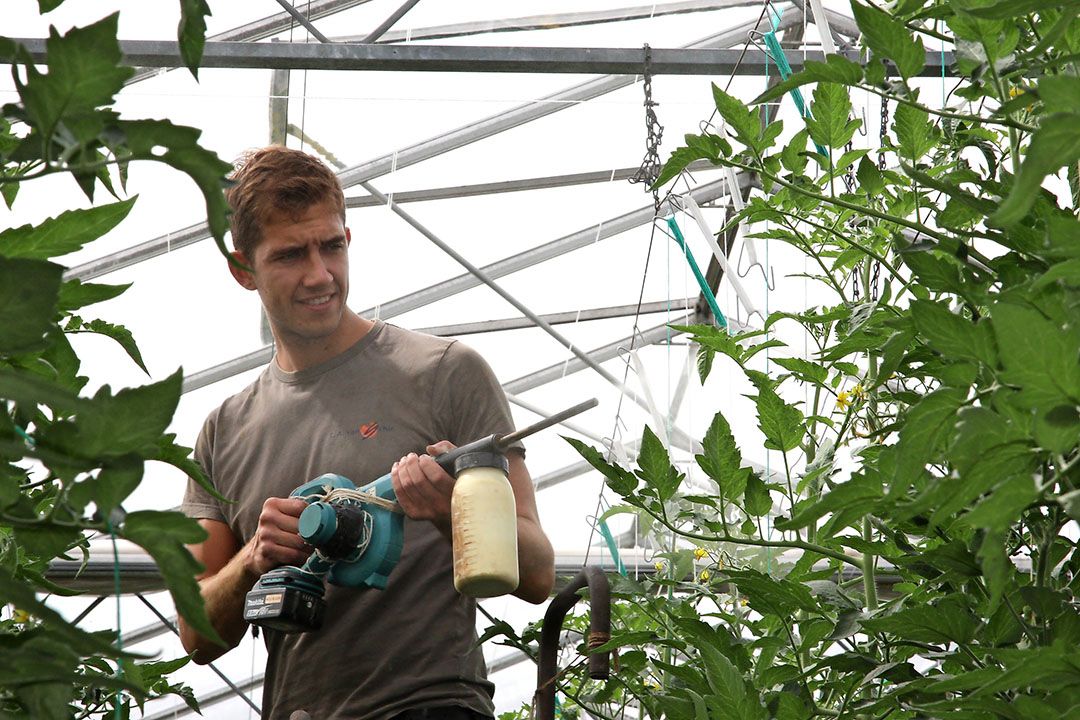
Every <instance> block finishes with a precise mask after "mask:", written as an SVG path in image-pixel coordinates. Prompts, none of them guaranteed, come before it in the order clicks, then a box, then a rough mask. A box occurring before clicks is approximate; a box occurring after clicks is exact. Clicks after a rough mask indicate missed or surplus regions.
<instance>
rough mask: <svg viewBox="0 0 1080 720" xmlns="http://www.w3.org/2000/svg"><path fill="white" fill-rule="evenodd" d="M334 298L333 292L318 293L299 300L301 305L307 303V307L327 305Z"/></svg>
mask: <svg viewBox="0 0 1080 720" xmlns="http://www.w3.org/2000/svg"><path fill="white" fill-rule="evenodd" d="M333 299H334V295H333V294H332V293H331V294H329V295H318V296H316V297H311V298H305V299H303V300H299V301H298V302H299V303H300V304H301V305H306V306H307V307H311V308H320V307H323V306H325V305H329V304H330V301H331V300H333Z"/></svg>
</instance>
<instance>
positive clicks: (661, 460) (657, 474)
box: [638, 425, 683, 502]
mask: <svg viewBox="0 0 1080 720" xmlns="http://www.w3.org/2000/svg"><path fill="white" fill-rule="evenodd" d="M638 467H640V468H641V473H640V476H641V479H642V480H644V481H645V484H646V485H647V486H648V487H650V488H652V489H653V490H655V491H656V496H657V497H658V498H659V499H660V502H666V501H668V500H670V499H671V497H672V496H673V495H674V494H675V491H676V490H678V489H679V483H681V482H682V479H683V476H682V474H680V473H679V471H678V470H676V469H675V468H674V467H673V466H672V464H671V458H670V456H669V455H668V451H667V448H666V447H664V444H663V443H662V442H660V439H659V438H658V437H656V433H654V432H653V431H652V429H651V428H650V427H649V426H648V425H646V426H645V430H644V432H643V433H642V436H641V449H640V450H639V451H638Z"/></svg>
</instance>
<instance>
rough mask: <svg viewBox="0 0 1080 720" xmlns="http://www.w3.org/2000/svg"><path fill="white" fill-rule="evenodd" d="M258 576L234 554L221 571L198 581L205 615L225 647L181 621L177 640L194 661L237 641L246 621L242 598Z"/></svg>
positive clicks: (202, 662) (207, 658)
mask: <svg viewBox="0 0 1080 720" xmlns="http://www.w3.org/2000/svg"><path fill="white" fill-rule="evenodd" d="M257 580H258V576H257V575H255V574H253V573H252V572H251V571H250V570H249V569H248V566H247V563H246V562H245V560H244V553H243V552H240V553H237V554H236V555H235V556H234V557H233V558H232V560H230V561H229V562H228V563H227V564H226V565H225V566H224V567H223V568H221V570H220V571H218V572H217V573H215V574H214V575H212V576H210V577H206V578H203V579H202V580H200V581H199V588H200V590H201V592H202V597H203V602H204V604H205V607H206V615H207V617H208V618H209V619H210V624H211V625H213V626H214V629H215V630H217V633H218V635H220V636H221V638H222V639H223V640H224V641H225V642H226V646H224V647H223V646H221V645H218V644H216V643H214V642H212V641H211V640H208V639H207V638H205V637H203V636H202V635H200V634H199V633H198V632H196V631H195V630H194V629H193V628H191V627H190V626H189V625H187V623H185V622H184V621H183V619H181V620H180V640H181V642H182V643H183V645H184V649H185V650H187V651H188V652H189V653H190V652H193V653H195V654H194V660H195V662H196V663H198V664H199V665H205V664H206V663H208V662H211V661H213V660H215V659H217V658H218V657H221V656H222V655H224V654H225V653H226V652H228V651H229V650H231V649H232V648H234V647H236V646H237V645H239V644H240V640H241V639H243V637H244V632H245V631H246V630H247V627H248V624H247V622H246V621H245V620H244V598H245V596H246V595H247V593H248V591H249V590H250V589H251V588H252V586H253V585H254V584H255V582H256V581H257Z"/></svg>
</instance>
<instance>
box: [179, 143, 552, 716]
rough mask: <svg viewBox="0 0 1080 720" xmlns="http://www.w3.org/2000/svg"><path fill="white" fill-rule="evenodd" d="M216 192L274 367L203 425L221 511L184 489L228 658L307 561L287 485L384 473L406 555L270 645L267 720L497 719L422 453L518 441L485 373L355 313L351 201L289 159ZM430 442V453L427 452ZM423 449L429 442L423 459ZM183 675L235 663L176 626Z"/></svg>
mask: <svg viewBox="0 0 1080 720" xmlns="http://www.w3.org/2000/svg"><path fill="white" fill-rule="evenodd" d="M233 179H234V180H235V184H234V185H233V186H232V187H230V188H229V190H228V191H227V197H228V200H229V204H230V206H231V207H232V210H233V215H232V219H231V223H232V234H233V244H234V246H235V252H234V255H235V257H236V259H237V260H239V261H240V263H241V264H242V265H244V266H246V268H248V269H246V270H245V269H243V268H240V267H236V266H234V265H232V264H230V266H229V269H230V271H231V273H232V275H233V277H234V278H235V279H236V281H237V282H238V283H239V284H240V285H241V286H243V287H244V288H246V289H248V290H255V291H257V292H258V293H259V298H260V300H261V301H262V304H263V307H264V308H265V310H266V315H267V317H268V318H269V321H270V327H271V329H272V331H273V333H274V339H275V353H274V359H273V360H272V361H271V362H270V365H269V367H267V369H266V370H265V371H264V372H263V373H262V375H261V376H260V377H259V378H258V379H257V380H256V381H255V382H254V383H253V384H252V385H250V386H249V387H248V388H246V389H245V390H244V391H242V392H240V393H239V394H237V395H235V396H233V397H231V398H229V399H228V400H226V401H225V402H224V403H223V404H222V405H221V407H219V408H218V409H217V410H215V411H214V412H213V413H211V414H210V416H209V417H208V418H207V421H206V423H205V425H204V427H203V430H202V432H201V433H200V436H199V439H198V442H197V444H196V449H195V455H196V459H197V460H198V461H199V463H200V464H201V466H202V467H203V469H204V470H205V471H206V473H207V475H208V476H209V477H210V479H211V481H212V482H213V484H214V485H215V487H216V489H217V490H218V491H219V492H220V493H221V494H222V495H224V496H226V497H228V498H230V499H232V500H235V501H236V502H234V503H220V502H218V501H217V500H215V499H214V498H213V497H212V496H211V495H209V494H208V493H206V492H205V491H203V490H202V489H201V488H200V487H199V486H198V485H197V484H195V483H193V482H189V484H188V490H187V494H186V495H185V498H184V503H183V509H184V511H185V512H186V513H187V514H188V515H190V516H191V517H195V518H199V522H200V524H201V525H202V526H203V527H204V528H205V529H206V531H207V533H208V534H209V536H208V538H207V540H206V541H205V542H203V543H202V544H201V545H198V546H195V547H193V548H191V550H192V553H193V554H194V555H195V557H196V559H198V560H199V561H200V562H202V563H203V565H204V566H205V571H204V572H203V574H202V575H201V576H200V584H201V587H202V594H203V597H204V599H205V601H206V609H207V613H208V615H209V617H210V620H211V622H212V623H213V625H214V627H215V629H217V631H218V633H219V634H220V635H221V637H222V638H223V639H225V641H226V642H227V643H228V644H229V648H231V647H235V646H236V645H237V644H238V643H239V642H240V640H241V638H242V637H243V634H244V632H245V630H246V629H247V624H246V623H245V621H244V620H243V603H244V596H245V594H246V593H247V592H248V590H250V589H251V587H252V586H253V584H254V583H255V581H256V580H257V579H258V578H259V576H261V575H262V574H263V573H265V572H266V571H268V570H270V569H272V568H274V567H277V566H280V565H300V564H302V563H303V562H304V561H305V560H306V558H307V557H308V555H309V554H310V552H311V549H310V548H309V547H307V546H306V545H305V543H304V542H303V541H302V540H301V538H300V536H299V535H298V534H297V527H298V517H299V515H300V513H301V512H302V511H303V509H304V507H306V505H305V503H304V501H302V500H299V499H296V498H289V497H288V494H289V493H290V492H291V491H292V490H293V489H294V488H295V487H297V486H298V485H300V484H302V483H304V482H306V481H308V480H310V479H312V478H314V477H317V476H318V475H321V474H323V473H326V472H334V473H338V474H341V475H344V476H345V477H348V478H349V479H350V480H352V481H353V482H354V483H355V484H356V485H358V486H359V485H363V484H364V483H366V482H369V481H371V480H374V479H375V478H377V477H380V476H381V475H383V474H385V473H386V471H387V469H388V468H390V469H391V474H392V477H393V483H394V489H395V491H396V493H397V498H398V503H399V504H400V505H401V508H402V510H403V511H404V513H405V515H406V521H405V548H404V551H403V552H402V556H401V560H400V562H399V563H398V565H397V567H396V568H395V569H394V571H393V572H392V573H391V575H390V580H389V584H388V586H387V587H386V589H385V590H375V589H370V588H340V587H335V586H332V585H328V586H327V593H326V600H327V612H326V619H325V622H324V625H323V627H322V629H321V630H319V631H317V632H310V633H303V634H291V635H286V634H283V633H278V632H274V631H267V632H266V644H267V649H268V653H269V658H268V661H267V670H266V676H265V682H264V686H263V717H264V718H273V719H274V720H278V719H279V718H280V719H282V720H284V719H285V718H288V717H289V715H290V714H291V713H293V712H295V711H297V710H305V711H307V712H308V713H309V714H310V715H311V717H312V718H314V720H335V719H340V720H345V719H346V718H348V720H359V719H361V718H373V719H378V720H383V719H389V718H395V720H396V719H398V718H400V719H401V720H408V719H410V718H421V717H424V718H481V717H490V716H491V715H492V712H493V705H492V702H491V696H492V693H493V689H494V688H493V686H492V685H491V684H490V683H489V682H488V681H487V679H486V677H485V675H486V671H485V668H484V663H483V656H482V654H481V652H480V649H479V648H478V647H477V644H476V634H475V609H476V608H475V601H473V600H472V599H470V598H466V597H463V596H460V595H458V594H457V593H456V591H455V590H454V587H453V580H452V550H451V543H450V520H449V518H450V495H451V492H452V489H453V484H454V480H453V478H452V477H450V476H449V475H447V474H446V473H444V472H443V471H442V469H441V468H439V466H438V465H437V464H436V463H435V462H434V461H433V460H432V459H431V457H430V456H429V455H424V454H418V453H417V452H415V450H418V449H421V448H425V447H426V451H427V453H429V454H437V453H439V452H445V451H446V450H448V449H450V448H452V447H453V446H454V445H460V444H463V443H466V442H469V441H472V440H475V439H478V438H480V437H483V436H485V435H489V434H491V433H493V432H498V433H502V432H508V431H510V430H511V429H512V424H511V419H510V414H509V407H508V406H507V404H506V399H505V396H504V395H503V394H502V390H501V388H500V386H499V384H498V382H497V381H496V380H495V377H494V375H493V374H492V372H491V370H490V368H488V366H487V364H486V363H484V361H483V360H482V359H481V358H480V357H479V356H478V355H477V354H476V353H475V352H473V351H472V350H470V349H468V348H466V347H465V346H463V345H462V344H460V343H458V342H456V341H453V340H443V339H439V338H433V337H429V336H426V335H421V334H418V333H412V332H408V331H405V330H402V329H400V328H396V327H394V326H392V325H387V324H385V323H382V322H379V321H371V320H368V319H365V318H362V317H360V316H358V315H357V314H355V313H354V312H352V311H351V310H349V308H348V307H347V306H346V304H345V301H346V299H347V297H348V290H349V257H348V249H349V245H350V242H351V240H352V236H351V233H350V231H349V229H348V228H347V227H346V226H345V203H344V196H343V193H342V190H341V185H340V183H339V182H338V179H337V177H336V176H335V175H334V174H333V173H332V172H331V171H330V170H329V168H327V167H326V165H324V164H323V163H322V162H321V161H319V160H318V159H316V158H313V157H311V156H309V155H307V154H305V153H302V152H298V151H295V150H290V149H287V148H284V147H278V146H274V147H268V148H264V149H262V150H258V151H255V152H253V153H251V154H249V155H248V156H247V157H246V158H245V159H244V160H243V161H242V163H241V164H240V165H239V166H238V169H237V170H236V172H235V173H234V174H233ZM436 440H437V441H438V442H434V443H433V441H436ZM432 443H433V444H432ZM508 461H509V466H510V483H511V486H512V487H513V489H514V494H515V502H516V509H517V524H518V556H519V574H520V577H521V583H520V585H519V587H518V590H517V591H516V592H515V594H516V595H517V596H518V597H520V598H522V599H525V600H528V601H530V602H533V603H539V602H542V601H543V600H545V599H546V598H547V597H548V594H549V593H550V591H551V587H552V584H553V582H554V561H553V553H552V550H551V545H550V543H549V542H548V539H547V537H546V536H545V535H544V532H543V530H542V529H541V527H540V523H539V519H538V517H537V512H536V501H535V497H534V494H533V487H532V480H531V479H530V477H529V473H528V470H527V469H526V467H525V463H524V459H523V454H522V452H520V451H514V450H512V451H511V452H510V453H509V456H508ZM181 639H182V641H183V644H184V647H185V649H187V650H188V652H194V653H195V661H196V662H198V663H207V662H210V661H211V660H213V659H214V658H216V657H218V656H219V655H221V654H223V653H224V652H227V650H228V649H229V648H224V647H220V646H217V645H215V644H213V643H211V642H209V641H208V640H206V639H205V638H203V637H201V636H200V635H198V633H196V632H195V631H193V630H192V629H191V628H190V627H189V626H187V625H186V624H184V623H183V622H181Z"/></svg>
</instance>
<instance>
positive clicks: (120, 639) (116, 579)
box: [105, 518, 124, 720]
mask: <svg viewBox="0 0 1080 720" xmlns="http://www.w3.org/2000/svg"><path fill="white" fill-rule="evenodd" d="M105 526H106V527H107V528H108V529H109V537H110V538H112V551H113V592H114V593H115V594H116V649H117V651H118V652H121V653H122V652H123V651H124V636H123V635H122V634H121V633H120V628H121V627H122V625H121V624H120V553H119V551H118V550H117V549H116V532H115V530H113V524H112V519H111V518H110V519H107V520H106V521H105ZM122 663H123V660H121V659H120V658H117V659H116V677H117V679H118V680H119V679H122V678H123V677H124V666H123V664H122ZM122 697H123V695H122V693H121V690H120V689H119V688H117V689H116V693H115V695H114V696H113V705H114V707H115V708H116V714H115V717H116V720H120V718H121V717H122V716H123V715H122V713H121V708H122V707H123V705H122V703H121V702H120V700H121V698H122Z"/></svg>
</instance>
